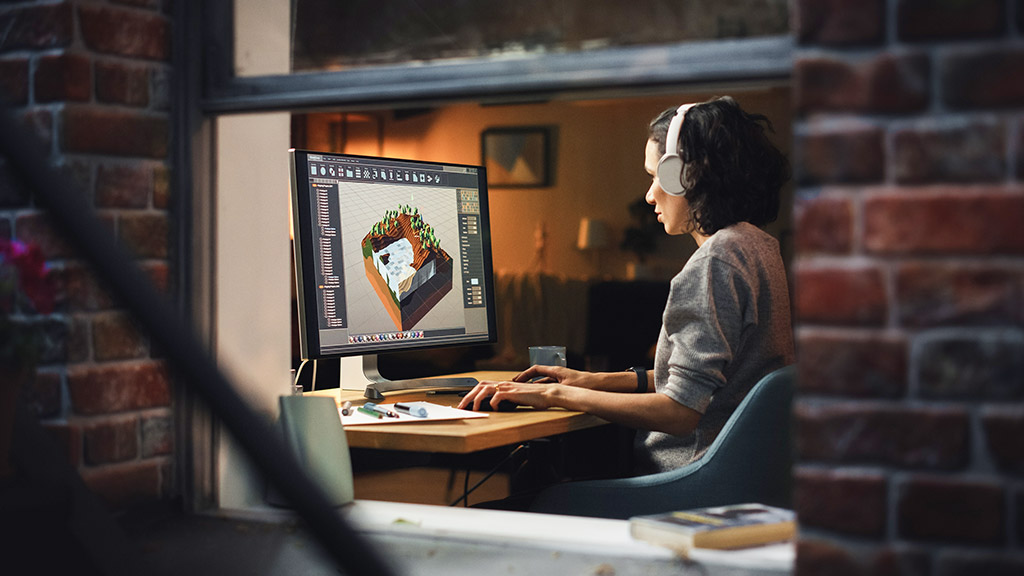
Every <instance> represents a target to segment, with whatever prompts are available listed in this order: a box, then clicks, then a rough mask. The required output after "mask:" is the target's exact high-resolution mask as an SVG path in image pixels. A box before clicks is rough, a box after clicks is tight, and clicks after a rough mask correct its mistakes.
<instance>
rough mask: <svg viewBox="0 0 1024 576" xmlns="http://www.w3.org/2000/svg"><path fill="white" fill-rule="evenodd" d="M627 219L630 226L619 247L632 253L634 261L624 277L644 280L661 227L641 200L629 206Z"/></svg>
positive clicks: (649, 208)
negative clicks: (648, 260)
mask: <svg viewBox="0 0 1024 576" xmlns="http://www.w3.org/2000/svg"><path fill="white" fill-rule="evenodd" d="M629 218H630V220H631V221H632V225H631V226H629V227H628V228H626V230H625V233H624V235H623V237H622V243H621V244H619V247H620V248H622V249H623V250H626V251H628V252H632V253H633V256H634V259H633V260H632V261H631V262H630V263H629V265H628V266H629V268H628V269H627V273H626V275H627V276H628V277H629V279H631V280H636V279H639V278H644V277H646V276H647V275H648V273H647V270H646V264H647V257H648V256H649V255H650V254H652V253H653V252H654V251H655V249H657V246H658V244H657V242H658V237H659V236H661V234H662V226H661V224H660V223H659V222H658V216H657V214H655V213H654V210H652V209H651V206H650V205H649V204H647V201H646V200H644V199H643V198H639V199H637V200H635V201H634V202H632V203H631V204H630V205H629Z"/></svg>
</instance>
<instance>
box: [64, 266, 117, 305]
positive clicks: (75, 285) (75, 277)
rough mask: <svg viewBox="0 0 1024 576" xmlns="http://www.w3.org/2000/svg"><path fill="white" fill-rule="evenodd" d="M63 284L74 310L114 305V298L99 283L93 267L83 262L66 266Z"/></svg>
mask: <svg viewBox="0 0 1024 576" xmlns="http://www.w3.org/2000/svg"><path fill="white" fill-rule="evenodd" d="M62 282H63V284H64V286H65V287H66V291H67V298H68V308H69V309H70V310H71V311H72V312H95V311H97V310H109V309H110V308H112V307H113V305H114V302H113V298H112V297H111V296H110V293H109V292H108V291H107V290H106V288H105V287H104V286H102V285H101V284H100V283H99V280H98V279H97V278H96V276H95V274H94V272H93V271H92V269H90V268H88V267H87V266H85V265H84V264H81V263H78V262H76V263H72V264H68V265H66V266H65V267H64V272H63V281H62Z"/></svg>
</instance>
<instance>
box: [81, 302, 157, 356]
mask: <svg viewBox="0 0 1024 576" xmlns="http://www.w3.org/2000/svg"><path fill="white" fill-rule="evenodd" d="M92 340H93V350H94V353H95V358H96V360H97V361H99V362H104V361H108V360H131V359H134V358H144V357H145V356H146V352H147V349H148V347H147V346H146V341H145V339H144V338H143V337H142V335H141V334H140V333H139V330H138V328H137V327H136V325H135V323H134V322H133V321H132V319H131V317H130V316H129V315H128V314H124V313H120V312H118V313H108V314H101V315H98V316H96V317H95V318H94V319H93V321H92Z"/></svg>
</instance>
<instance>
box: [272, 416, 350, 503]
mask: <svg viewBox="0 0 1024 576" xmlns="http://www.w3.org/2000/svg"><path fill="white" fill-rule="evenodd" d="M280 406H281V420H280V423H281V431H282V433H283V434H284V440H285V442H286V443H287V444H288V446H289V447H290V448H291V449H292V452H293V453H294V454H295V457H296V458H297V459H298V461H299V463H300V464H301V465H302V466H303V467H304V468H305V470H306V473H308V474H309V475H310V477H312V478H313V480H315V481H317V482H318V483H319V484H320V488H321V489H323V491H324V494H325V495H326V496H327V499H328V501H329V502H330V504H332V505H334V506H342V505H344V504H348V503H349V502H351V501H352V500H353V498H354V487H353V480H352V460H351V457H350V456H349V449H348V440H347V439H346V438H345V429H344V428H343V427H342V425H341V414H339V412H338V406H337V404H335V403H334V399H333V398H328V397H326V396H281V398H280ZM267 501H268V502H269V503H271V504H274V505H278V506H286V505H288V503H287V502H285V501H284V500H283V498H281V496H280V495H279V494H277V492H276V491H275V490H273V487H268V491H267Z"/></svg>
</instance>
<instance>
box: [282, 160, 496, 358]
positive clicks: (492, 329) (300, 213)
mask: <svg viewBox="0 0 1024 576" xmlns="http://www.w3.org/2000/svg"><path fill="white" fill-rule="evenodd" d="M310 154H316V155H324V156H334V157H341V158H352V159H357V160H369V161H385V162H397V163H402V164H409V165H411V166H417V165H418V166H433V167H438V166H451V167H453V168H472V169H476V170H477V173H478V182H479V188H478V191H479V192H478V194H479V198H480V218H481V225H480V234H481V247H482V251H483V268H484V273H483V274H484V291H483V292H484V302H485V310H486V315H487V333H486V334H483V333H480V334H479V335H475V336H470V335H467V336H466V337H465V339H460V340H458V341H451V342H440V341H436V340H424V341H416V340H403V341H400V342H381V343H379V344H369V345H365V346H352V347H347V346H343V347H341V348H340V349H337V350H332V351H330V352H324V351H323V348H322V346H321V343H320V329H319V316H318V308H317V303H316V302H317V294H316V269H315V262H314V257H313V246H312V242H311V240H312V239H313V238H314V231H313V226H314V222H313V216H312V214H313V210H312V195H311V194H310V189H309V162H308V157H309V155H310ZM288 158H289V164H290V166H289V173H290V179H291V189H290V196H291V202H290V203H291V209H292V249H293V254H294V268H295V270H294V274H293V276H294V279H295V298H296V304H297V311H298V324H299V326H298V329H299V348H300V354H301V357H302V359H303V360H318V359H331V358H346V357H351V356H367V355H371V354H386V353H400V352H406V351H413V350H425V349H434V348H438V349H439V348H452V347H464V346H479V345H486V344H494V343H496V342H497V339H498V336H497V335H498V330H497V325H496V320H497V314H496V310H495V305H494V290H495V286H494V269H493V258H492V253H491V249H492V244H491V227H490V204H489V199H488V191H487V171H486V169H485V168H484V167H483V166H480V165H476V164H463V163H459V162H446V161H428V160H413V159H408V158H398V157H389V156H369V155H361V154H347V153H339V152H327V151H318V150H309V149H296V148H292V149H289V151H288Z"/></svg>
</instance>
